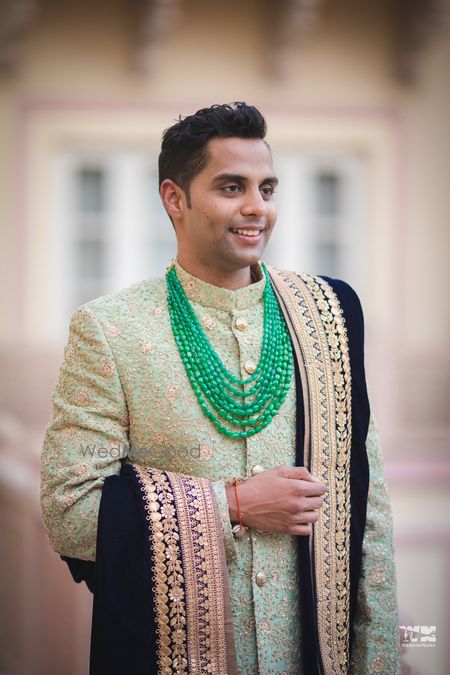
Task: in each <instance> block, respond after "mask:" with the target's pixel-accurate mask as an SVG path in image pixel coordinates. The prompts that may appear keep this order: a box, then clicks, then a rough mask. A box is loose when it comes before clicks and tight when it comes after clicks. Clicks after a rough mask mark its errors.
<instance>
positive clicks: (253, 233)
mask: <svg viewBox="0 0 450 675" xmlns="http://www.w3.org/2000/svg"><path fill="white" fill-rule="evenodd" d="M261 231H262V230H258V229H255V228H251V227H245V228H244V227H236V228H231V232H233V233H234V234H240V235H241V236H243V237H257V236H258V235H259V234H261Z"/></svg>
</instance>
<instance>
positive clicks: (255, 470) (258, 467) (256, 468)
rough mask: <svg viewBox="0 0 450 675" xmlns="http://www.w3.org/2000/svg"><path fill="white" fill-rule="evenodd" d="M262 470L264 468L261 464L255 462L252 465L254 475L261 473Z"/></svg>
mask: <svg viewBox="0 0 450 675" xmlns="http://www.w3.org/2000/svg"><path fill="white" fill-rule="evenodd" d="M263 471H265V468H264V467H263V466H261V464H255V466H253V467H252V476H256V474H257V473H262V472H263Z"/></svg>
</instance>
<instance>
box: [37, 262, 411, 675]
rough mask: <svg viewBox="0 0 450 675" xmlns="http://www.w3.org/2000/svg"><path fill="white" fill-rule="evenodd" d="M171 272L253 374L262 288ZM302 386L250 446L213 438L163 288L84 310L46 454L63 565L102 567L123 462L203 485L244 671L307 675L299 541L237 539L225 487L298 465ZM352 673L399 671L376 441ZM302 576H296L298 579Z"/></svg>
mask: <svg viewBox="0 0 450 675" xmlns="http://www.w3.org/2000/svg"><path fill="white" fill-rule="evenodd" d="M175 264H176V269H177V273H178V276H179V278H180V281H181V283H182V285H183V287H184V290H185V292H186V295H187V297H188V298H189V300H190V302H191V304H192V307H193V309H194V311H195V313H196V314H197V316H198V318H199V320H200V322H201V324H202V326H203V329H204V331H205V333H206V335H207V337H208V339H209V340H210V342H211V343H212V345H213V347H214V349H215V350H216V352H217V353H218V354H219V356H220V358H221V359H222V361H223V362H224V364H225V366H226V367H227V368H228V369H229V370H230V371H231V372H232V373H233V374H234V375H235V376H237V377H239V378H241V379H244V378H246V377H248V376H249V374H250V373H251V372H253V369H254V367H255V364H257V363H258V360H259V356H260V351H261V344H262V337H263V309H264V307H263V292H264V285H265V283H266V282H265V279H264V277H263V275H262V273H261V269H260V267H259V266H255V268H254V270H253V272H254V273H255V275H256V277H257V281H255V282H254V283H252V284H251V285H250V286H248V287H245V288H241V289H238V290H237V291H230V290H227V289H223V288H218V287H216V286H212V285H210V284H207V283H205V282H202V281H200V280H198V279H196V278H195V277H193V276H191V275H189V274H188V273H187V272H186V271H185V270H183V269H182V268H181V267H180V266H179V265H178V263H175ZM295 396H296V391H295V379H294V378H292V381H291V387H290V390H289V393H288V395H287V397H286V400H285V401H284V403H283V405H282V406H281V408H280V411H279V412H278V414H277V415H276V416H275V418H274V419H273V420H272V422H271V423H270V424H269V425H268V426H267V427H266V428H265V429H263V430H262V431H261V432H260V433H258V434H256V435H255V436H253V437H250V438H248V439H232V438H228V437H226V436H223V435H221V434H219V433H218V431H217V429H216V428H215V426H214V425H213V424H212V423H211V422H210V421H209V420H208V419H207V418H206V417H205V416H204V414H203V412H202V410H201V409H200V407H199V404H198V402H197V400H196V398H195V395H194V392H193V391H192V388H191V385H190V382H189V380H188V378H187V375H186V373H185V370H184V367H183V364H182V362H181V359H180V356H179V354H178V350H177V347H176V344H175V341H174V338H173V335H172V330H171V325H170V318H169V315H168V311H167V300H166V286H165V280H164V279H147V280H145V281H143V282H140V283H138V284H134V285H133V286H131V287H129V288H127V289H124V290H123V291H121V292H119V293H116V294H114V295H109V296H104V297H101V298H97V299H96V300H93V301H91V302H89V303H86V304H85V305H83V306H81V307H80V308H78V309H77V310H76V311H75V313H74V315H73V317H72V320H71V325H70V335H69V340H68V343H67V345H66V348H65V355H64V362H63V365H62V367H61V373H60V378H59V382H58V385H57V387H56V389H55V392H54V396H53V414H52V417H51V419H50V423H49V427H48V430H47V434H46V438H45V442H44V446H43V453H42V499H41V502H42V512H43V517H44V522H45V526H46V529H47V531H48V534H49V538H50V541H51V544H52V546H53V548H54V549H55V551H57V552H58V553H60V554H61V555H64V556H70V557H74V558H79V559H83V560H91V561H93V560H95V556H96V533H97V519H98V511H99V503H100V498H101V491H102V485H103V481H104V480H105V478H106V477H107V476H110V475H111V474H118V473H119V471H120V467H121V462H124V461H125V462H133V463H134V464H135V465H138V466H142V467H154V468H156V469H161V470H168V471H171V472H175V473H180V474H187V475H192V476H198V477H204V478H208V479H209V480H211V481H212V482H213V488H214V494H215V497H216V500H217V506H218V512H219V515H220V522H221V527H222V536H223V538H224V543H225V552H226V560H227V567H228V575H229V584H230V595H231V609H232V618H233V626H234V635H235V643H236V656H237V663H238V668H239V672H240V673H243V674H245V675H247V674H249V675H250V674H251V673H261V674H264V675H266V674H269V673H299V672H301V670H300V662H301V661H300V647H301V644H300V643H301V639H300V623H299V603H300V599H299V594H298V588H299V573H298V560H297V547H296V538H295V537H292V536H287V535H281V534H280V535H278V534H271V533H266V532H262V531H258V530H253V529H250V530H248V531H247V533H246V535H245V536H244V538H242V539H240V540H235V539H234V538H233V535H232V532H231V523H230V520H229V515H228V507H227V500H226V495H225V483H224V481H225V480H227V479H229V478H230V477H232V476H242V477H249V476H252V475H255V474H256V473H258V472H259V471H262V470H266V469H270V468H272V467H275V466H293V465H294V464H295V430H296V406H295V400H296V398H295ZM367 452H368V458H369V466H370V487H369V498H368V511H367V521H366V530H365V535H364V545H363V565H362V575H361V579H360V584H359V591H358V610H357V615H356V620H355V627H354V628H355V640H354V644H353V661H352V665H351V672H354V673H361V674H362V673H368V672H370V673H375V672H382V673H386V674H388V675H393V674H395V673H396V672H397V671H398V637H397V608H396V594H395V593H396V592H395V572H394V564H393V554H392V524H391V516H390V507H389V499H388V495H387V492H386V486H385V481H384V473H383V465H382V458H381V453H380V450H379V445H378V440H377V434H376V430H375V427H374V424H373V420H371V423H370V427H369V434H368V438H367ZM300 574H301V571H300Z"/></svg>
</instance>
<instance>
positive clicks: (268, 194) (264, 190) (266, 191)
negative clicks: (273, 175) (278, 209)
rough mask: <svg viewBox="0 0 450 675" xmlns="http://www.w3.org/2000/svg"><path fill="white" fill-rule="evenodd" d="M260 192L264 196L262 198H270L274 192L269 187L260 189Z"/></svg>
mask: <svg viewBox="0 0 450 675" xmlns="http://www.w3.org/2000/svg"><path fill="white" fill-rule="evenodd" d="M261 192H262V194H263V195H264V197H271V196H272V195H274V194H275V190H274V189H273V187H272V186H271V185H266V186H264V187H262V188H261Z"/></svg>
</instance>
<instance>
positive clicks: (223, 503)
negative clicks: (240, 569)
mask: <svg viewBox="0 0 450 675" xmlns="http://www.w3.org/2000/svg"><path fill="white" fill-rule="evenodd" d="M212 486H213V489H214V492H215V495H216V502H217V510H218V512H219V518H220V522H221V525H222V534H223V541H224V545H225V557H226V561H227V563H231V562H234V561H236V559H237V550H236V542H235V539H234V536H233V532H232V531H231V521H230V514H229V511H228V501H227V494H226V491H225V483H224V481H222V480H218V481H215V482H213V483H212Z"/></svg>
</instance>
